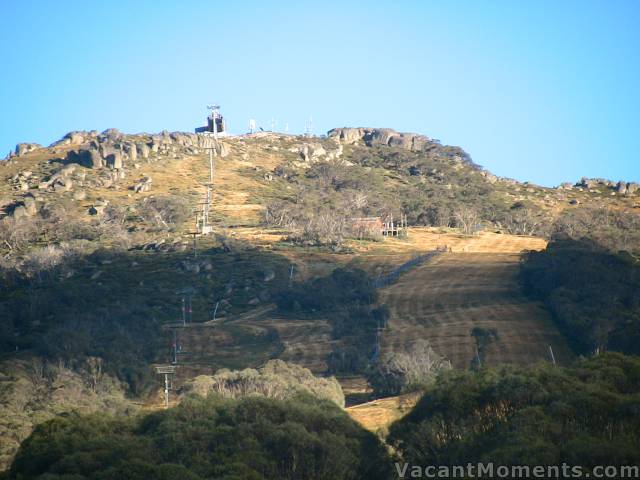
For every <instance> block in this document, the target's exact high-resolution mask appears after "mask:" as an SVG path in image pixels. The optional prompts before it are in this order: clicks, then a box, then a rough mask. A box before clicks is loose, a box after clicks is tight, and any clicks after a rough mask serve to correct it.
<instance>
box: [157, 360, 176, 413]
mask: <svg viewBox="0 0 640 480" xmlns="http://www.w3.org/2000/svg"><path fill="white" fill-rule="evenodd" d="M156 373H157V374H158V375H164V408H169V391H171V390H172V389H173V385H172V383H173V382H172V380H173V375H174V374H175V373H176V367H175V366H174V365H158V366H156Z"/></svg>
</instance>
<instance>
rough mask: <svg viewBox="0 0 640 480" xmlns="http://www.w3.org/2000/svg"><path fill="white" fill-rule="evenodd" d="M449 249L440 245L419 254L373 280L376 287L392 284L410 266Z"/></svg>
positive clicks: (421, 262) (414, 265)
mask: <svg viewBox="0 0 640 480" xmlns="http://www.w3.org/2000/svg"><path fill="white" fill-rule="evenodd" d="M446 251H447V247H438V248H436V249H435V250H431V251H430V252H427V253H423V254H422V255H418V256H417V257H415V258H412V259H411V260H409V261H406V262H404V263H403V264H402V265H399V266H397V267H396V268H394V269H393V270H392V271H391V272H389V273H387V274H386V275H382V276H380V277H378V278H376V279H375V280H374V281H373V287H374V288H384V287H386V286H388V285H391V284H392V283H393V282H395V281H396V280H397V279H398V278H399V277H400V275H401V274H402V273H404V272H406V271H407V270H409V269H410V268H413V267H416V266H418V265H421V264H423V263H424V262H426V261H427V260H429V259H430V258H433V257H435V256H436V255H439V254H441V253H444V252H446Z"/></svg>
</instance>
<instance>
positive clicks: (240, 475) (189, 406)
mask: <svg viewBox="0 0 640 480" xmlns="http://www.w3.org/2000/svg"><path fill="white" fill-rule="evenodd" d="M389 463H390V462H389V459H388V457H387V455H386V451H385V449H384V448H383V447H382V445H381V444H380V442H379V441H378V440H377V438H376V437H375V436H374V435H373V434H371V433H369V432H367V431H366V430H364V429H363V428H362V427H360V426H359V425H357V424H356V423H355V422H354V421H353V420H351V419H350V418H349V416H348V415H347V414H346V413H345V412H344V411H342V410H341V409H340V408H339V407H337V406H336V405H335V404H333V403H332V402H329V401H320V400H316V399H313V398H310V397H304V396H303V397H297V398H295V399H290V400H287V401H278V400H273V399H268V398H263V397H249V398H243V399H241V400H228V399H226V400H225V399H221V398H219V397H213V396H212V397H209V398H207V399H202V398H191V399H188V400H185V401H184V402H182V403H181V404H180V405H179V406H178V407H176V408H173V409H170V410H166V411H161V412H157V413H152V414H149V415H147V416H145V417H143V418H140V419H114V418H110V417H108V416H104V415H92V416H87V417H80V416H73V415H72V416H69V417H66V418H56V419H54V420H51V421H49V422H47V423H45V424H43V425H41V426H39V427H38V428H36V430H35V431H34V432H33V434H32V435H31V437H29V438H28V439H27V440H26V441H25V442H24V443H23V445H22V447H21V448H20V451H19V453H18V455H17V457H16V459H15V461H14V463H13V465H12V467H11V470H10V472H9V478H10V479H18V478H20V479H24V480H28V479H32V478H45V477H46V478H80V477H81V478H91V479H105V478H108V479H111V478H113V479H149V478H160V479H165V478H166V479H167V480H168V479H173V478H181V479H182V478H184V479H194V480H195V479H204V478H225V479H227V478H228V479H247V480H249V479H256V480H258V479H274V480H275V479H278V480H280V479H290V480H293V479H309V480H324V479H332V480H341V479H345V480H346V479H363V480H364V479H368V480H369V479H370V480H376V479H388V478H390V477H391V467H390V464H389Z"/></svg>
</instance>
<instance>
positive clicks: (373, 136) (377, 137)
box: [327, 128, 438, 152]
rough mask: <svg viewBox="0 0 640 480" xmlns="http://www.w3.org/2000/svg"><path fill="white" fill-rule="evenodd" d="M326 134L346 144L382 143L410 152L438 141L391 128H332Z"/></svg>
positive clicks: (370, 144) (422, 148)
mask: <svg viewBox="0 0 640 480" xmlns="http://www.w3.org/2000/svg"><path fill="white" fill-rule="evenodd" d="M327 135H328V136H329V138H335V139H337V140H338V141H340V142H342V143H344V144H347V145H353V144H357V143H364V144H365V145H367V146H369V147H373V146H379V145H384V146H389V147H398V148H402V149H404V150H411V151H412V152H420V151H422V150H424V149H425V148H426V147H427V146H429V145H431V144H434V143H436V144H437V143H438V142H437V141H435V140H432V139H431V138H429V137H427V136H425V135H418V134H417V133H403V132H396V131H395V130H392V129H391V128H334V129H333V130H329V132H328V133H327Z"/></svg>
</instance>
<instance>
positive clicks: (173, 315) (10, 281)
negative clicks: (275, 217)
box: [0, 247, 287, 394]
mask: <svg viewBox="0 0 640 480" xmlns="http://www.w3.org/2000/svg"><path fill="white" fill-rule="evenodd" d="M41 252H44V253H41ZM29 259H30V257H27V260H29ZM199 261H200V262H208V264H209V270H207V269H205V268H201V271H200V272H199V273H198V274H194V273H193V272H192V271H188V270H186V269H185V268H184V263H185V262H193V256H192V255H191V254H190V252H188V251H186V252H167V253H154V252H140V251H123V250H116V249H114V250H107V249H100V250H96V251H93V252H86V251H83V250H72V251H70V252H69V253H68V254H67V253H65V250H64V249H63V248H62V247H60V248H58V247H55V248H49V247H45V249H42V250H40V251H35V253H34V259H33V260H32V261H26V260H25V262H23V263H22V264H21V265H20V266H19V268H17V267H15V266H9V267H7V268H0V280H1V281H2V282H3V289H2V290H0V317H1V318H2V322H0V350H1V351H2V352H3V353H7V354H10V353H15V352H18V353H20V352H23V351H25V350H29V351H31V352H34V353H36V354H37V355H39V356H43V357H45V358H47V359H49V360H53V361H57V360H63V361H64V362H65V364H66V365H67V366H70V367H72V368H76V367H79V366H81V365H83V364H84V362H85V359H86V358H87V357H100V358H102V359H103V360H104V364H103V365H104V371H105V373H110V374H114V375H116V376H117V377H118V378H120V379H121V380H124V381H126V382H127V384H128V385H129V387H130V389H131V391H132V393H135V394H140V393H142V391H143V390H144V389H145V388H146V387H147V386H149V385H150V384H152V383H155V381H156V379H155V378H154V373H153V371H152V370H151V369H150V368H149V364H150V363H152V362H154V361H161V362H163V361H167V360H168V359H169V352H170V348H171V347H170V345H171V344H170V337H169V334H168V333H167V332H166V331H163V329H162V325H163V324H164V323H167V322H175V321H176V320H178V319H179V318H180V296H179V294H178V290H179V289H181V288H184V287H185V286H192V287H193V288H194V289H195V295H194V298H193V305H194V321H206V320H209V318H210V312H211V308H212V306H213V305H215V301H217V300H218V299H219V300H222V299H225V300H226V306H225V307H224V309H225V312H224V313H227V314H229V313H231V312H234V311H242V310H245V309H247V308H251V307H250V306H248V305H247V302H248V301H249V300H250V299H251V298H254V297H256V296H257V295H258V294H259V293H263V294H264V295H267V294H270V293H269V290H278V289H280V288H282V286H283V285H286V274H285V271H286V268H287V262H286V260H285V259H284V258H281V257H279V256H276V255H268V254H264V253H256V252H246V251H243V252H240V253H237V254H235V253H228V252H219V251H215V250H212V251H209V252H203V254H201V256H200V257H199ZM265 270H270V271H273V272H274V273H277V275H276V278H275V279H274V280H273V281H271V282H270V283H269V284H268V285H265V283H264V281H263V278H264V271H265ZM238 284H242V287H243V288H238ZM226 292H228V293H226ZM222 311H223V309H222V308H221V309H220V311H219V312H218V314H219V315H220V313H221V312H222ZM220 316H221V315H220ZM228 330H229V333H230V335H232V336H233V338H234V339H240V340H239V343H241V341H243V340H245V339H244V338H241V337H242V331H239V329H237V328H236V329H235V330H234V329H233V326H229V328H228ZM232 330H233V331H232ZM247 340H249V341H250V342H253V344H255V343H259V345H255V347H256V348H257V349H259V350H260V351H264V350H266V349H273V348H274V347H275V346H277V345H278V343H277V335H276V338H272V337H266V336H265V337H264V338H262V337H256V336H255V335H251V336H250V337H247ZM220 366H227V367H235V366H236V365H232V364H228V365H227V364H225V365H220ZM241 366H242V367H244V366H246V364H244V365H241Z"/></svg>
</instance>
